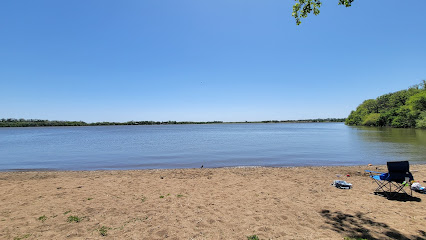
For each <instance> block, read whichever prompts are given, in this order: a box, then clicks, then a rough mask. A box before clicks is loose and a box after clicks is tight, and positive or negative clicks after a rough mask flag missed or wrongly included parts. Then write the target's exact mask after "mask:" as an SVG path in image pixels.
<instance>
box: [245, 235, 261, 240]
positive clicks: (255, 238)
mask: <svg viewBox="0 0 426 240" xmlns="http://www.w3.org/2000/svg"><path fill="white" fill-rule="evenodd" d="M247 240H259V237H258V236H257V235H251V236H247Z"/></svg>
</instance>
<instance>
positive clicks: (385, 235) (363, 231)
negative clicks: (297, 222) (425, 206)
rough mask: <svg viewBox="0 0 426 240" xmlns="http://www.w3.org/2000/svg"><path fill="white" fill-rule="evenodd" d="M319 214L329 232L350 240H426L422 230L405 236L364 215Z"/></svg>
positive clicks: (324, 211) (326, 211)
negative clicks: (359, 239) (416, 234)
mask: <svg viewBox="0 0 426 240" xmlns="http://www.w3.org/2000/svg"><path fill="white" fill-rule="evenodd" d="M320 214H321V216H322V217H324V218H325V219H326V220H325V223H327V224H328V225H329V228H330V229H331V230H333V231H335V232H338V233H341V234H342V235H344V236H347V237H351V238H356V239H357V238H361V239H362V238H364V239H369V240H379V239H398V240H426V232H424V231H422V230H419V235H418V236H414V235H412V236H406V235H404V234H402V233H400V232H399V231H398V230H396V229H394V228H391V227H389V226H388V225H387V224H385V223H381V222H377V221H374V220H373V219H371V218H369V217H366V216H365V214H364V213H357V214H355V215H351V214H346V213H342V212H340V211H336V212H331V211H330V210H326V209H324V210H322V211H321V212H320Z"/></svg>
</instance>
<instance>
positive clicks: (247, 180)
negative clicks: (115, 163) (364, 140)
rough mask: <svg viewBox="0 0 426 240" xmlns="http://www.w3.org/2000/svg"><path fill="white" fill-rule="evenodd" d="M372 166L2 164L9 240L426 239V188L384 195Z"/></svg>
mask: <svg viewBox="0 0 426 240" xmlns="http://www.w3.org/2000/svg"><path fill="white" fill-rule="evenodd" d="M378 168H379V169H381V170H384V171H386V167H383V166H379V167H378ZM365 169H370V170H375V169H376V166H371V167H367V166H353V167H292V168H218V169H209V168H203V169H174V170H131V171H79V172H1V173H0V239H247V237H249V236H253V235H256V236H257V237H258V238H259V239H343V238H344V237H365V238H368V239H426V233H425V231H426V208H425V206H426V194H419V193H413V198H411V199H409V201H397V200H388V199H386V198H384V197H382V196H379V195H374V194H373V191H374V189H375V187H376V184H375V183H373V182H372V181H371V179H370V178H369V177H368V176H366V175H364V170H365ZM411 170H412V171H413V175H414V177H415V180H418V181H420V183H421V184H422V185H423V186H425V185H426V183H424V182H423V181H426V165H411ZM347 174H349V175H350V177H347V176H346V175H347ZM336 175H341V177H340V179H343V180H346V181H348V182H350V183H352V184H353V189H350V190H342V189H337V188H335V187H333V186H331V185H330V184H331V183H332V182H333V180H336V179H339V178H338V177H337V176H336ZM104 235H105V236H104Z"/></svg>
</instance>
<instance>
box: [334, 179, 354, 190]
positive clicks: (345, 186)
mask: <svg viewBox="0 0 426 240" xmlns="http://www.w3.org/2000/svg"><path fill="white" fill-rule="evenodd" d="M331 185H332V186H335V187H336V188H340V189H351V188H352V184H351V183H348V182H346V181H343V180H334V182H333V183H332V184H331Z"/></svg>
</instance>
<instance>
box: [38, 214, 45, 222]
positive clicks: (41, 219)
mask: <svg viewBox="0 0 426 240" xmlns="http://www.w3.org/2000/svg"><path fill="white" fill-rule="evenodd" d="M38 220H39V221H41V222H44V221H46V220H47V217H46V215H43V216H40V217H38Z"/></svg>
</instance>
